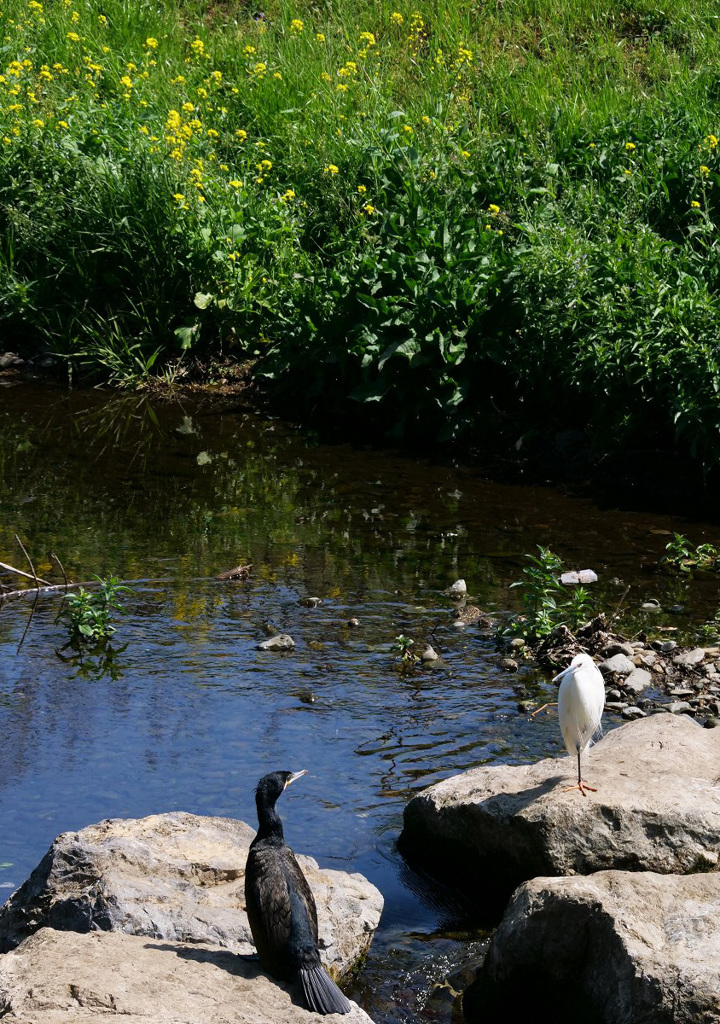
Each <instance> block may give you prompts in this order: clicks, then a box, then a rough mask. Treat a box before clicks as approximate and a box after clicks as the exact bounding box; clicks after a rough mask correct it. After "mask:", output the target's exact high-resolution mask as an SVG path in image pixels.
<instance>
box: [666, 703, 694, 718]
mask: <svg viewBox="0 0 720 1024" xmlns="http://www.w3.org/2000/svg"><path fill="white" fill-rule="evenodd" d="M665 707H666V708H667V709H668V711H669V712H670V713H671V714H673V715H692V714H693V708H692V707H691V705H690V704H688V702H687V701H686V700H674V701H673V702H672V703H671V704H666V705H665Z"/></svg>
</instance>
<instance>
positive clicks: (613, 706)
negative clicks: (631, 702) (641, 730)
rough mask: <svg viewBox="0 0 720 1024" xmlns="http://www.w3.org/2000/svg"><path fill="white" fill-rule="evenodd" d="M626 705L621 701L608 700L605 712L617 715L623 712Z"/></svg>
mask: <svg viewBox="0 0 720 1024" xmlns="http://www.w3.org/2000/svg"><path fill="white" fill-rule="evenodd" d="M626 707H628V705H627V704H626V703H625V701H622V700H610V701H607V703H606V704H605V710H606V711H617V712H618V713H619V712H621V711H624V710H625V708H626Z"/></svg>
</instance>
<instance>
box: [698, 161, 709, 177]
mask: <svg viewBox="0 0 720 1024" xmlns="http://www.w3.org/2000/svg"><path fill="white" fill-rule="evenodd" d="M700 173H701V174H704V175H705V177H706V178H707V176H708V174H709V173H710V168H709V167H706V166H705V164H700Z"/></svg>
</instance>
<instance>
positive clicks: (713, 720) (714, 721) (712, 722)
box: [705, 715, 718, 729]
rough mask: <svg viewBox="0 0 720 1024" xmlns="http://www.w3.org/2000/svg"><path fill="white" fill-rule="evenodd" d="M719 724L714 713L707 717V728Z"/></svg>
mask: <svg viewBox="0 0 720 1024" xmlns="http://www.w3.org/2000/svg"><path fill="white" fill-rule="evenodd" d="M717 726H718V720H717V718H715V717H714V716H713V715H708V716H707V718H706V719H705V728H706V729H716V728H717Z"/></svg>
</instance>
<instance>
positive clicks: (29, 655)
mask: <svg viewBox="0 0 720 1024" xmlns="http://www.w3.org/2000/svg"><path fill="white" fill-rule="evenodd" d="M682 528H684V526H683V524H679V523H677V522H676V521H671V520H668V519H667V518H665V517H658V516H654V515H651V514H630V513H626V512H623V511H612V510H610V511H607V510H605V511H603V512H598V511H597V510H596V509H595V508H594V507H593V505H592V504H591V503H590V502H589V501H587V500H584V499H574V498H571V497H568V496H566V495H563V494H561V493H559V492H556V491H553V490H551V489H549V488H540V487H529V488H522V487H515V486H510V485H505V484H492V483H490V482H488V481H487V480H484V479H483V478H482V477H481V476H480V475H479V474H478V473H477V472H476V471H474V470H473V469H471V468H468V467H464V466H449V465H436V464H432V463H430V462H429V461H426V462H423V461H420V460H410V459H404V458H402V457H400V456H398V455H395V454H393V453H377V452H371V451H356V450H352V449H350V448H349V447H347V446H342V445H336V446H328V445H324V446H322V445H318V444H317V443H316V442H313V441H307V440H306V439H305V438H304V437H303V436H302V434H301V433H300V432H298V431H295V430H292V429H290V428H287V427H283V426H281V425H280V424H279V423H278V422H277V421H271V420H268V419H266V418H263V417H262V416H258V415H253V414H251V413H249V412H248V411H247V410H245V409H242V408H240V407H237V406H232V405H227V404H226V405H224V406H223V405H217V404H215V403H213V402H210V401H207V400H205V399H198V400H194V399H185V400H184V401H183V402H181V403H173V402H169V401H165V400H158V399H157V398H155V397H152V396H149V395H141V396H134V395H133V396H126V395H121V396H111V397H110V398H108V397H107V396H105V395H102V394H100V393H91V394H87V395H85V394H75V395H66V394H60V393H58V394H53V393H48V392H46V391H34V390H33V389H29V388H26V387H23V388H22V389H21V388H17V389H11V390H6V391H5V392H4V393H3V403H2V406H1V407H0V560H2V561H6V562H10V563H11V564H12V563H13V556H14V554H16V549H15V548H14V541H13V536H14V533H16V532H17V533H18V534H19V535H20V536H21V538H22V539H23V541H24V542H25V543H26V544H27V545H28V546H29V550H31V551H32V553H33V557H34V558H37V570H38V572H40V573H41V574H42V575H44V576H45V577H46V578H48V579H50V580H57V581H58V582H59V581H60V580H58V570H57V567H56V566H55V565H54V563H53V562H52V560H51V559H50V557H49V553H50V552H51V551H56V552H57V553H58V554H59V555H60V557H61V559H62V561H63V564H64V565H65V569H66V571H67V572H68V575H69V576H71V578H73V579H88V578H91V577H92V575H93V574H99V575H102V576H107V575H110V574H114V575H117V576H119V577H120V578H122V579H124V580H128V581H132V588H133V589H132V594H130V595H127V596H126V599H124V603H125V604H126V606H127V608H128V612H129V614H128V615H127V617H125V618H123V619H122V620H120V621H119V622H118V627H119V629H118V633H117V634H116V636H115V637H114V639H113V641H112V644H111V645H108V647H107V648H106V649H105V650H104V651H101V652H97V653H86V654H83V656H82V657H76V656H73V657H70V656H69V652H67V651H65V652H63V654H62V656H61V657H58V654H57V653H56V652H57V651H58V650H61V649H62V647H63V644H64V643H65V642H66V640H67V637H66V635H65V633H64V629H63V626H62V623H59V622H58V621H57V611H58V606H59V605H58V602H59V600H60V599H59V597H43V598H41V599H40V601H39V602H38V607H37V610H36V613H35V615H34V617H33V621H32V624H31V628H30V630H29V631H28V634H27V637H26V639H25V641H24V643H23V645H22V647H21V648H20V650H19V651H17V646H18V642H19V640H20V638H21V636H22V634H23V631H24V630H25V626H26V621H27V612H28V606H27V603H26V602H24V601H23V602H17V601H16V602H7V603H6V604H4V605H2V606H0V718H1V720H2V724H3V736H4V739H5V742H4V744H3V746H2V747H1V748H0V814H1V815H2V820H3V821H4V823H5V828H4V830H3V836H2V839H1V840H0V887H2V886H12V885H17V884H19V883H20V882H21V881H22V880H23V878H24V877H25V876H26V875H27V874H28V873H29V871H30V870H31V868H32V867H34V865H35V864H36V863H37V861H38V860H39V859H40V857H41V856H42V854H43V853H44V851H45V849H46V848H47V846H48V845H49V843H50V841H51V840H52V838H53V837H54V836H55V835H56V834H57V833H58V832H61V831H66V830H68V829H73V828H78V827H81V826H83V825H85V824H87V823H89V822H92V821H97V820H100V819H102V818H104V817H115V816H132V817H138V816H141V815H145V814H150V813H156V812H159V811H168V810H172V809H179V810H186V811H191V812H195V813H203V814H222V815H231V816H237V817H240V818H243V819H244V820H246V821H250V822H253V821H254V820H255V817H254V815H255V811H254V802H253V788H254V785H255V782H256V781H257V779H258V778H259V777H260V776H261V775H263V774H264V773H265V772H266V771H268V770H271V769H273V768H283V769H285V768H287V769H299V768H307V769H309V772H310V774H309V776H308V777H307V778H306V779H304V780H303V785H302V787H298V788H297V792H293V794H292V799H290V800H288V803H287V806H286V808H285V809H284V821H285V829H286V835H287V837H288V840H289V841H290V842H291V843H292V845H293V846H294V847H295V848H296V849H298V850H299V851H301V852H308V853H311V854H313V855H314V856H316V857H317V858H318V859H319V860H320V861H321V862H322V863H323V864H326V865H328V866H335V867H341V868H345V869H348V870H359V871H363V872H364V873H365V874H366V875H367V876H368V877H369V878H370V879H371V880H372V881H374V882H375V884H377V885H378V886H379V887H380V888H381V890H382V891H383V893H384V895H385V897H386V901H387V903H386V912H385V915H384V917H383V922H382V926H381V930H380V932H379V934H378V936H377V940H376V943H375V945H374V948H373V952H372V954H371V957H370V959H369V961H368V966H367V968H366V971H365V973H364V975H363V976H362V977H361V978H360V979H359V980H358V982H357V990H356V991H357V993H358V995H359V996H360V997H361V998H362V999H363V1001H364V1002H365V1004H366V1005H367V1007H368V1009H369V1010H370V1012H371V1014H372V1015H373V1017H374V1018H375V1019H376V1020H377V1021H378V1022H379V1024H380V1022H385V1024H391V1022H400V1021H403V1022H409V1021H415V1020H427V1019H433V1020H445V1021H449V1020H451V1019H452V1014H453V1012H454V1010H453V1006H454V1001H453V997H452V993H451V991H450V989H448V988H447V987H444V982H445V980H447V979H450V981H449V984H450V985H451V987H453V982H452V979H453V978H454V977H455V974H456V972H457V971H460V972H462V970H463V969H464V968H463V965H464V964H466V962H467V960H468V957H469V956H470V952H472V953H473V954H474V955H476V954H477V953H478V950H479V949H480V948H481V947H482V942H483V937H482V935H474V936H473V937H472V939H470V938H468V935H469V934H471V933H467V932H464V933H463V935H462V936H461V937H458V935H457V934H456V933H455V932H454V931H453V930H452V929H453V927H454V926H456V925H457V924H458V922H459V921H460V920H461V917H462V913H456V911H457V910H458V908H457V906H456V904H453V897H452V896H451V895H450V894H444V895H443V894H442V893H440V890H439V888H438V887H437V886H435V885H433V884H430V883H429V882H428V880H427V879H426V878H423V877H421V876H417V875H415V874H414V873H413V872H411V871H410V869H409V868H407V867H406V866H405V865H404V864H403V862H402V860H401V859H400V858H399V856H398V854H397V852H396V850H395V839H396V837H397V834H398V832H399V829H400V826H401V818H402V809H403V806H404V804H405V802H406V800H407V799H408V797H409V795H410V794H411V793H412V792H414V791H415V790H417V789H419V788H421V787H423V786H425V785H427V784H429V783H431V782H434V781H438V780H439V779H442V778H445V777H447V776H448V775H450V774H452V773H454V772H456V771H460V770H463V769H465V768H469V767H474V766H476V765H480V764H487V763H493V762H498V761H500V762H507V763H518V762H523V761H529V760H533V759H536V758H539V757H542V756H548V755H559V754H562V753H563V747H562V742H561V739H560V734H559V729H558V727H557V721H556V719H555V717H554V714H553V713H552V712H551V713H549V714H548V715H543V716H540V717H539V718H538V719H535V720H532V721H530V720H529V719H528V718H527V717H526V716H525V715H523V714H519V713H518V710H517V703H518V698H519V696H521V695H525V694H527V693H530V694H531V695H537V696H538V697H541V696H542V695H543V694H545V693H547V694H548V695H549V694H550V693H551V692H552V691H551V689H550V687H549V686H548V683H547V681H546V680H545V679H544V678H543V677H542V676H539V675H537V674H536V673H535V672H534V671H532V670H530V669H524V670H521V672H520V673H518V674H517V675H508V674H507V673H505V672H503V671H501V670H500V668H499V667H498V664H497V655H496V650H495V646H494V643H493V638H492V630H491V629H490V628H478V627H476V626H469V627H468V628H467V629H465V630H460V629H458V628H456V627H455V625H454V624H453V618H452V612H453V605H452V602H450V601H449V600H448V598H447V596H446V593H445V591H446V588H447V587H448V585H449V584H450V583H451V582H452V581H453V580H454V579H456V578H457V577H459V576H462V577H464V578H465V579H466V580H467V581H468V585H469V587H470V590H471V592H472V599H473V602H474V603H476V604H478V605H480V606H481V607H482V608H484V609H486V610H489V611H490V612H493V611H497V610H504V609H507V608H509V607H513V606H514V604H515V602H516V601H517V592H515V591H509V590H508V587H509V584H510V583H512V582H513V581H514V580H515V579H517V578H518V576H519V574H520V572H521V569H522V567H523V553H524V552H526V551H532V550H534V548H535V545H536V544H544V545H550V546H551V547H553V549H555V550H557V551H558V552H559V553H560V554H561V555H562V556H563V557H564V558H565V559H566V561H567V562H568V563H569V564H570V565H572V566H574V567H576V568H584V567H586V566H588V567H592V568H594V569H595V570H596V571H597V572H598V574H599V576H600V583H599V584H598V589H599V590H600V591H601V592H602V591H604V592H605V594H606V596H607V599H608V601H609V602H612V601H613V600H615V601H617V600H619V598H620V595H621V594H622V593H623V591H624V589H625V587H626V586H627V585H628V584H629V585H630V586H631V590H630V596H629V602H630V603H632V605H633V607H635V608H637V607H638V606H639V605H640V604H641V603H642V602H643V601H644V600H647V599H648V598H650V597H656V598H657V599H658V600H660V602H661V604H663V606H664V607H668V606H669V605H670V604H680V603H682V604H684V605H685V612H683V613H682V614H681V615H679V616H677V620H678V621H680V622H682V621H688V620H689V619H690V617H691V616H694V615H697V614H699V612H698V609H702V608H704V607H705V606H707V607H708V608H709V609H711V610H712V611H714V610H715V607H717V603H718V602H717V597H718V595H717V585H716V584H715V583H713V582H712V581H711V582H709V583H708V582H705V583H703V584H699V585H698V586H697V587H694V588H692V590H691V591H690V592H687V591H686V590H685V589H684V588H683V585H682V584H677V583H674V582H671V581H668V580H666V579H663V578H661V577H658V576H657V575H656V574H653V573H651V572H650V571H649V570H648V568H647V566H650V565H652V564H653V563H654V562H655V561H656V559H657V557H658V556H659V554H660V553H661V551H662V549H663V547H664V544H665V542H666V537H665V536H663V535H662V534H660V533H657V532H655V531H658V530H669V529H682ZM688 532H690V531H688ZM692 536H693V540H695V541H696V542H697V541H700V540H703V539H707V540H710V541H714V542H716V543H717V541H718V537H717V535H713V533H712V530H711V528H709V527H707V528H704V529H703V527H702V526H701V525H698V524H696V525H695V526H694V527H693V529H692ZM247 563H252V565H253V571H252V573H251V575H250V576H249V577H248V578H247V579H245V580H241V581H223V580H218V579H217V578H216V577H217V576H218V574H219V573H220V572H221V571H222V570H225V569H228V568H230V567H232V566H235V565H239V564H247ZM613 580H617V582H612V581H613ZM309 597H317V598H321V599H322V603H321V604H318V605H317V607H308V606H307V603H305V602H304V599H306V598H309ZM611 606H612V605H611ZM639 614H640V613H638V615H639ZM684 617H685V618H684ZM351 618H356V619H357V620H358V623H359V624H358V625H357V626H356V627H350V626H348V622H349V620H350V619H351ZM268 630H273V631H277V632H280V631H282V632H288V633H290V634H291V635H292V636H293V638H294V640H295V642H296V648H295V650H294V651H293V652H291V653H287V654H276V653H272V652H265V651H259V650H257V644H258V642H259V641H261V640H264V639H265V638H266V636H267V632H268ZM399 634H405V635H407V636H410V637H412V638H413V639H414V640H415V641H416V644H417V645H418V646H420V645H421V643H423V642H424V641H426V640H428V639H430V638H431V639H432V644H433V646H434V647H435V649H436V650H437V651H438V653H439V654H440V655H441V662H440V663H439V664H438V665H437V666H436V667H434V668H428V669H423V670H422V671H420V672H418V673H417V674H415V675H404V674H401V673H399V672H398V667H397V657H396V650H395V638H396V637H397V636H398V635H399ZM563 766H564V767H563ZM565 769H566V770H567V771H568V773H570V774H571V773H572V766H571V764H570V759H569V758H566V757H565V758H564V760H563V761H561V762H560V763H559V770H565ZM293 788H295V787H293ZM3 894H5V895H7V894H9V889H0V898H2V895H3ZM461 923H463V925H464V926H465V925H467V922H461ZM472 943H477V944H479V945H477V946H474V945H472Z"/></svg>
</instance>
